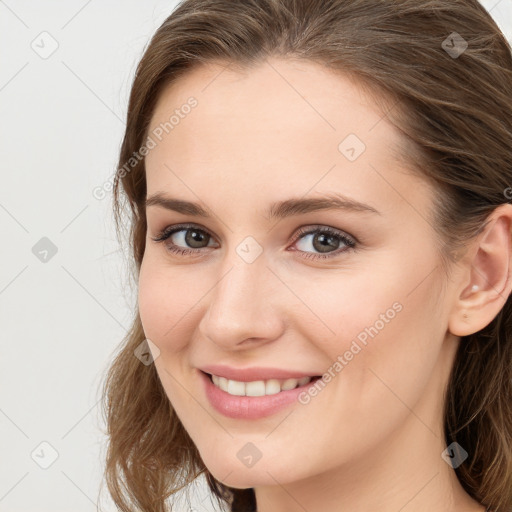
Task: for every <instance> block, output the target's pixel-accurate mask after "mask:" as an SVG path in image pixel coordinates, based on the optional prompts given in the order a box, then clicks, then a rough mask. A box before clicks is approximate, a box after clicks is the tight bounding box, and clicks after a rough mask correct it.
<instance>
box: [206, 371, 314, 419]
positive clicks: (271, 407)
mask: <svg viewBox="0 0 512 512" xmlns="http://www.w3.org/2000/svg"><path fill="white" fill-rule="evenodd" d="M198 373H199V378H200V379H201V380H202V381H203V386H204V390H205V393H206V397H207V399H208V401H209V402H210V405H211V406H212V407H213V408H214V409H215V410H216V411H217V412H219V413H221V414H223V415H224V416H227V417H229V418H235V419H244V420H256V419H259V418H264V417H266V416H271V415H272V414H275V413H276V412H278V411H280V410H282V409H284V408H286V407H288V406H290V405H291V404H293V403H295V402H298V397H299V395H300V394H301V393H303V392H305V391H307V389H308V388H309V387H310V386H313V385H314V384H315V383H316V380H313V381H311V382H309V383H308V384H304V385H303V386H299V387H297V388H295V389H289V390H287V391H280V392H279V393H276V394H274V395H264V396H235V395H230V394H229V393H227V392H226V391H222V389H220V388H218V387H217V386H216V385H215V384H214V383H213V382H212V380H211V377H210V375H208V374H207V373H205V372H203V371H201V370H198ZM214 375H217V374H214ZM303 377H308V375H303ZM290 378H293V377H290ZM241 382H248V381H241Z"/></svg>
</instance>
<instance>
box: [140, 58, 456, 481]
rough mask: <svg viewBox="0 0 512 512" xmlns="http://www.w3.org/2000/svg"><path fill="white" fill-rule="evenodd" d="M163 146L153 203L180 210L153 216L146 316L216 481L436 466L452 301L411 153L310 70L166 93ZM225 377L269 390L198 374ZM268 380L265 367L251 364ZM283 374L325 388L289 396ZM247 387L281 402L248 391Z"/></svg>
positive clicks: (238, 75) (341, 83)
mask: <svg viewBox="0 0 512 512" xmlns="http://www.w3.org/2000/svg"><path fill="white" fill-rule="evenodd" d="M191 97H193V99H190V98H191ZM172 116H173V117H172ZM166 123H167V124H166ZM149 135H150V137H151V138H152V142H150V143H149V144H148V146H149V147H151V149H150V151H149V154H148V155H147V157H146V172H147V195H148V198H151V197H152V196H155V194H160V196H161V197H166V198H169V199H170V198H172V199H173V200H177V201H181V202H182V203H172V204H171V202H169V203H168V204H167V205H168V206H169V207H171V206H173V205H174V207H175V208H176V211H175V210H174V209H170V208H166V207H165V206H163V205H162V204H158V201H153V202H152V203H153V204H151V205H148V206H147V222H148V230H147V241H146V249H145V254H144V259H143V262H142V267H141V272H140V282H139V285H140V287H139V297H138V298H139V308H140V317H141V320H142V324H143V327H144V332H145V335H146V337H147V338H148V339H149V340H151V342H152V343H153V344H154V346H156V347H157V348H158V350H155V355H156V356H157V357H156V359H155V365H156V369H157V371H158V375H159V377H160V379H161V381H162V384H163V387H164V389H165V391H166V393H167V396H168V397H169V400H170V401H171V403H172V406H173V407H174V409H175V410H176V413H177V414H178V416H179V418H180V420H181V421H182V423H183V425H184V427H185V429H186V430H187V432H188V433H189V435H190V436H191V438H192V440H193V441H194V443H195V445H196V446H197V448H198V450H199V452H200V454H201V457H202V459H203V461H204V463H205V464H206V466H207V468H208V469H209V470H210V472H211V473H212V474H213V476H214V477H215V478H217V479H218V480H220V481H222V482H224V483H225V484H227V485H230V486H233V487H240V488H243V487H255V486H264V485H276V483H279V484H286V483H289V482H293V481H298V480H302V479H305V478H311V477H313V476H315V475H319V474H320V473H325V472H333V471H340V472H343V471H344V470H345V473H344V474H345V475H346V476H347V478H348V477H349V473H347V472H346V469H347V468H350V471H351V473H350V474H352V475H355V474H358V475H359V477H360V476H361V473H360V471H363V470H368V471H369V470H370V468H371V467H372V466H373V465H375V464H379V460H384V459H386V458H387V459H388V460H389V458H390V457H396V459H395V462H396V461H397V460H399V459H398V458H399V457H400V460H401V464H408V463H409V462H407V460H410V464H411V465H412V464H413V461H414V463H416V462H417V460H418V458H420V457H421V458H422V460H423V462H425V461H426V460H434V459H435V461H436V462H435V463H436V464H437V461H439V460H441V458H440V454H441V451H442V450H443V447H444V444H443V443H444V441H443V435H442V422H441V417H442V394H443V390H444V386H445V384H446V382H447V379H448V375H449V371H450V368H451V364H452V361H453V355H454V353H455V349H456V344H457V342H458V338H455V337H453V336H451V335H450V334H449V333H448V332H447V323H448V314H449V304H448V302H449V301H450V300H451V297H452V296H453V293H452V294H450V292H451V291H453V288H451V287H450V283H447V282H445V280H444V275H443V273H442V272H441V267H440V259H439V255H438V249H437V246H436V245H435V230H434V227H433V226H432V225H431V223H430V221H429V219H430V217H429V212H430V209H431V204H432V197H433V190H432V189H431V188H430V187H429V186H428V185H427V184H426V183H425V182H423V181H421V180H420V179H419V178H418V177H415V176H413V175H412V174H411V173H410V172H408V171H407V169H406V168H405V167H404V166H403V164H401V163H400V162H399V161H398V160H397V158H396V157H395V155H394V153H393V149H394V148H396V147H398V146H397V144H399V143H400V134H399V133H398V132H397V131H396V130H395V129H394V128H393V127H392V126H391V125H390V124H389V123H388V121H387V119H386V117H385V116H384V115H383V114H382V113H381V112H380V111H379V110H378V108H377V107H376V105H375V104H374V103H373V102H372V101H371V100H369V99H368V98H366V97H365V96H363V94H362V92H361V90H360V88H358V87H357V85H355V84H354V83H353V82H351V81H349V80H348V79H347V78H344V77H343V76H341V75H335V74H333V73H331V72H330V71H328V70H326V69H325V68H322V67H320V66H318V65H315V64H311V63H305V62H300V63H298V62H294V61H290V60H278V59H271V60H269V61H268V62H265V63H262V64H261V65H259V66H257V67H255V68H253V69H250V70H247V71H245V72H240V71H235V70H232V69H229V68H224V67H223V66H221V65H218V66H217V65H210V66H208V67H203V68H198V69H195V70H194V71H192V72H189V73H188V74H187V75H185V76H184V77H182V78H181V79H180V80H179V81H178V82H177V83H175V84H174V85H172V86H171V87H168V88H167V89H165V90H164V92H163V93H162V95H161V96H160V98H159V102H158V104H157V107H156V110H155V112H154V116H153V118H152V121H151V125H150V130H149ZM342 196H343V198H344V199H345V200H346V201H353V202H358V203H362V204H364V205H366V206H360V207H359V208H356V207H353V205H352V207H350V203H349V202H347V203H342V201H341V197H342ZM336 197H337V198H338V199H339V201H340V203H339V205H338V206H337V207H334V206H331V207H330V208H325V206H326V204H327V203H325V202H324V203H322V200H325V199H326V198H329V199H333V198H336ZM185 202H187V203H188V202H190V203H194V204H196V205H197V208H202V209H204V210H205V211H206V213H207V214H208V215H209V216H201V215H198V214H197V212H194V211H193V209H191V208H190V207H189V206H187V205H186V204H185ZM280 203H284V205H282V206H279V204H280ZM343 204H344V207H343ZM178 206H181V207H180V208H179V207H178ZM320 207H322V208H320ZM177 210H180V211H177ZM269 212H272V213H273V215H272V216H271V215H269ZM181 224H185V225H186V226H185V227H181V228H178V229H177V230H176V232H174V233H173V234H171V235H170V236H169V238H167V240H165V241H160V242H157V241H154V240H153V239H154V238H157V237H158V236H159V234H160V233H161V232H162V231H163V230H165V229H166V228H169V227H173V226H174V227H176V226H178V225H181ZM326 230H328V231H326ZM171 247H174V248H175V249H177V250H178V251H179V250H184V251H186V253H185V254H179V253H176V252H171V251H170V248H171ZM210 365H225V366H227V367H231V368H235V369H242V372H241V373H240V375H241V376H240V378H239V379H235V380H238V381H244V382H245V381H251V382H255V381H256V382H257V381H258V380H260V379H259V378H258V377H265V378H264V379H263V384H261V382H259V383H258V382H257V383H256V384H250V385H248V386H245V385H242V384H240V383H236V382H233V383H228V382H227V381H224V382H226V383H227V385H228V391H222V390H219V389H218V388H216V387H215V388H214V384H213V383H211V382H210V381H209V379H208V381H207V379H206V378H205V374H203V373H202V372H201V371H200V369H205V368H206V367H207V366H210ZM256 367H257V368H258V369H261V368H270V370H268V372H267V373H266V374H263V373H261V372H258V371H256V373H254V374H249V373H244V371H243V370H247V369H251V368H256ZM208 369H209V370H210V372H208V373H214V374H218V375H220V376H222V375H223V372H224V370H223V369H215V371H213V370H212V369H211V368H207V370H208ZM279 370H282V371H288V372H290V373H289V375H299V376H300V375H303V376H304V375H306V376H321V375H324V378H323V379H321V380H319V381H317V382H316V383H312V384H309V386H308V384H305V385H303V386H302V387H301V388H300V389H296V390H295V391H281V392H279V393H275V392H276V391H278V390H279V389H281V388H273V384H272V383H268V382H266V381H267V380H268V379H269V378H270V377H278V376H281V377H283V379H281V382H280V383H281V384H282V383H283V382H284V380H285V379H284V374H281V375H279V374H278V371H279ZM226 375H227V374H226ZM302 382H304V381H302ZM288 384H289V385H290V386H293V385H294V384H296V383H294V382H293V381H289V382H288ZM299 384H301V383H299ZM249 389H250V393H252V394H260V393H262V392H263V390H266V391H268V392H269V393H270V395H269V396H267V397H264V396H263V397H261V396H260V397H255V396H245V397H242V396H240V395H238V396H237V395H236V393H245V392H246V390H249ZM207 390H208V392H207ZM241 390H242V391H241ZM315 390H316V392H315ZM232 393H235V395H233V394H232ZM281 393H283V394H281ZM209 397H214V398H213V399H212V400H213V402H214V403H212V401H211V400H210V398H209ZM283 397H284V398H283ZM281 401H282V402H281ZM276 403H278V405H277V406H276ZM279 404H280V405H279ZM405 432H407V433H406V435H404V434H405ZM405 444H407V447H405ZM398 447H400V448H406V449H407V450H412V452H407V456H405V455H404V453H405V452H401V453H398V450H395V449H398ZM370 454H371V456H368V455H370ZM441 464H443V463H441Z"/></svg>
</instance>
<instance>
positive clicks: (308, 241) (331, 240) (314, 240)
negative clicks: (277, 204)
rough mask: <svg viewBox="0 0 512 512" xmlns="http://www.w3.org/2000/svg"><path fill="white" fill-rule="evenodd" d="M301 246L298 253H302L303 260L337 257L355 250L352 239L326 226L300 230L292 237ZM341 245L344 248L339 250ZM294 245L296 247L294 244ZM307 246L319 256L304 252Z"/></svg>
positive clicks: (353, 239)
mask: <svg viewBox="0 0 512 512" xmlns="http://www.w3.org/2000/svg"><path fill="white" fill-rule="evenodd" d="M296 240H298V242H299V244H302V248H299V252H302V253H304V255H303V256H302V257H303V258H313V259H325V258H333V257H335V256H338V255H339V254H340V253H342V252H346V251H349V250H356V246H357V241H356V239H355V238H354V237H352V236H349V235H346V234H345V233H343V232H342V231H338V230H337V229H333V228H330V227H328V226H317V227H315V228H301V229H299V231H298V232H297V234H296V235H295V237H294V241H296ZM340 243H341V244H344V245H345V247H342V248H341V249H340V248H339V246H340ZM295 245H298V244H297V243H295ZM308 245H309V246H310V247H313V249H314V250H315V251H319V253H320V254H315V253H311V252H308V251H306V250H305V249H307V247H308Z"/></svg>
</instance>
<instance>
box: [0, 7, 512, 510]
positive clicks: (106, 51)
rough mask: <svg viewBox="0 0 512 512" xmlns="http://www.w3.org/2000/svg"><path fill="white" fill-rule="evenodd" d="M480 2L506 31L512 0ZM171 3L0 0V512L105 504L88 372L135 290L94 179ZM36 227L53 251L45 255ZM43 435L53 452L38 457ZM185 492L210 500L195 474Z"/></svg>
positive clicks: (510, 32) (95, 368)
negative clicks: (40, 254)
mask: <svg viewBox="0 0 512 512" xmlns="http://www.w3.org/2000/svg"><path fill="white" fill-rule="evenodd" d="M482 3H483V4H484V6H485V7H486V8H487V9H488V10H490V12H491V15H492V16H493V17H494V18H495V20H496V21H497V23H498V25H499V26H500V28H501V29H502V30H503V32H504V33H505V36H506V37H507V38H508V39H509V40H510V41H512V0H490V1H483V2H482ZM175 5H176V3H175V2H174V1H168V2H165V1H157V0H153V1H145V2H143V1H142V0H139V1H136V0H126V1H124V2H122V3H121V2H113V1H111V0H107V1H105V0H104V1H99V0H88V1H87V0H85V1H84V0H80V1H78V0H72V1H67V2H56V1H46V2H29V1H15V0H8V1H6V2H4V1H1V0H0V45H1V48H2V60H1V66H0V119H1V122H0V129H1V134H0V141H1V142H0V145H1V146H0V148H1V170H0V172H1V182H0V232H1V237H2V239H1V242H0V243H1V245H0V249H1V250H0V255H1V256H0V258H1V260H0V263H1V264H0V322H1V338H0V340H1V341H0V343H1V349H0V350H1V352H0V353H1V358H0V433H1V435H0V443H1V446H0V448H1V451H0V454H1V455H0V461H1V462H0V511H5V512H32V511H37V512H46V511H51V512H60V511H66V512H69V511H70V510H73V511H75V512H92V511H95V510H97V503H99V504H100V505H101V510H104V511H105V512H110V511H113V510H114V507H113V505H112V503H111V501H110V499H109V497H108V493H107V492H106V489H104V490H103V492H102V493H101V496H100V497H99V489H100V483H101V481H102V473H103V459H102V458H103V455H104V449H105V437H104V435H103V433H102V432H103V430H104V428H103V427H104V425H103V422H102V419H101V416H100V403H99V401H100V398H101V396H100V391H99V384H100V382H101V379H102V377H103V375H104V372H105V371H106V369H107V366H108V363H109V361H110V358H111V357H112V354H113V353H114V351H115V350H116V349H117V347H118V345H119V343H120V341H121V339H122V337H123V335H124V333H125V330H126V328H127V327H128V326H129V324H130V320H131V316H132V313H131V312H132V310H133V307H134V304H135V301H136V291H135V289H134V287H132V286H130V283H129V281H128V279H127V277H126V272H127V268H126V262H125V259H123V256H122V254H121V252H120V250H119V246H118V243H117V240H116V236H115V232H114V228H113V226H114V225H113V219H112V214H111V207H112V202H111V198H110V195H108V194H107V197H106V198H105V199H103V200H98V199H96V198H95V197H94V196H93V194H92V191H93V189H94V188H95V187H97V186H101V185H103V184H104V183H105V182H106V181H109V180H111V178H112V174H113V172H114V171H115V167H116V164H117V157H118V150H119V147H120V143H121V140H122V135H123V129H124V121H123V120H124V118H125V114H126V107H127V101H128V94H129V87H130V84H131V81H132V77H133V73H134V71H135V67H136V65H137V63H138V60H139V59H140V57H141V56H142V52H143V50H144V47H145V46H146V44H147V43H148V42H149V39H150V37H151V35H152V34H153V33H154V31H155V30H156V29H157V28H158V26H159V25H160V24H161V23H162V22H163V21H164V19H165V18H166V17H167V16H168V15H169V14H170V13H171V11H172V10H173V8H174V7H175ZM44 31H47V32H48V33H49V34H51V37H52V38H53V39H54V40H55V41H57V43H58V48H57V50H56V51H55V52H54V53H53V54H52V55H50V56H49V57H48V58H46V59H43V58H41V57H40V56H39V55H38V54H37V53H36V51H34V49H33V48H32V47H31V45H37V44H39V46H40V48H41V49H40V50H39V51H40V52H42V51H44V49H46V50H49V49H51V44H52V40H51V39H49V36H44V35H43V36H40V34H41V33H42V32H44ZM41 38H46V39H45V40H44V43H41ZM33 41H35V42H34V43H33ZM43 44H44V49H43ZM43 237H46V238H47V239H49V240H50V241H51V243H52V244H53V245H54V246H55V247H56V249H57V252H56V254H55V255H53V256H51V252H50V253H49V255H48V261H47V262H46V263H44V262H42V261H40V259H38V257H36V255H35V254H34V252H33V248H34V246H36V248H39V249H40V250H41V248H40V247H39V245H36V244H38V243H39V244H45V243H46V244H48V242H47V241H43V242H41V241H40V240H41V239H42V238H43ZM42 442H46V443H49V444H50V445H51V446H52V447H53V449H54V450H56V452H57V454H58V457H57V459H56V460H55V462H54V463H53V464H52V465H50V466H49V467H48V468H47V469H42V468H41V467H40V466H39V465H38V464H37V463H36V462H35V460H37V461H39V462H40V463H44V462H45V461H47V462H49V461H51V454H52V448H50V447H48V446H47V445H41V443H42ZM32 457H33V458H32ZM34 459H35V460H34ZM194 495H196V496H197V497H196V498H195V501H192V506H193V507H194V509H195V510H197V511H203V512H204V511H210V510H214V509H213V507H212V506H211V505H210V504H209V499H208V497H206V493H205V489H204V487H203V486H201V485H199V487H198V488H197V492H195V493H193V496H194ZM205 498H206V499H205ZM179 510H180V512H181V511H185V510H187V511H188V510H190V509H189V506H188V505H186V504H185V503H184V502H183V505H181V506H180V509H179Z"/></svg>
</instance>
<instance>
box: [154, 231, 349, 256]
mask: <svg viewBox="0 0 512 512" xmlns="http://www.w3.org/2000/svg"><path fill="white" fill-rule="evenodd" d="M189 229H194V230H196V231H199V232H201V233H204V234H206V235H208V236H210V237H211V238H213V237H212V235H210V233H208V231H206V230H204V229H200V228H197V227H196V226H195V225H193V224H178V225H175V226H169V227H167V228H165V229H164V230H163V231H161V232H160V233H159V234H158V235H157V236H156V237H155V238H152V240H153V241H155V242H164V241H165V240H167V239H168V238H169V237H170V236H171V235H173V234H174V233H178V232H180V231H186V230H189ZM316 233H322V234H327V235H330V236H334V237H336V238H338V239H339V240H340V241H341V242H343V243H344V244H345V248H339V249H336V250H334V251H331V252H328V253H325V254H317V253H311V252H305V251H301V250H297V252H299V253H301V254H302V256H301V257H303V258H306V259H327V258H334V257H336V256H339V255H340V254H341V253H344V252H347V251H349V250H353V251H355V250H357V245H358V241H357V240H356V239H355V238H354V237H352V236H347V235H345V234H343V233H342V232H341V231H338V230H335V229H332V228H330V227H328V226H325V227H316V228H299V230H298V231H297V234H296V235H295V236H294V237H293V243H294V244H295V243H296V242H297V241H298V240H299V239H300V238H301V237H303V236H304V235H309V234H316ZM166 249H167V250H168V251H169V252H171V253H175V254H178V255H180V256H186V255H189V254H197V253H198V252H201V249H180V248H179V247H178V246H177V245H175V244H173V245H170V246H167V245H166Z"/></svg>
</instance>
